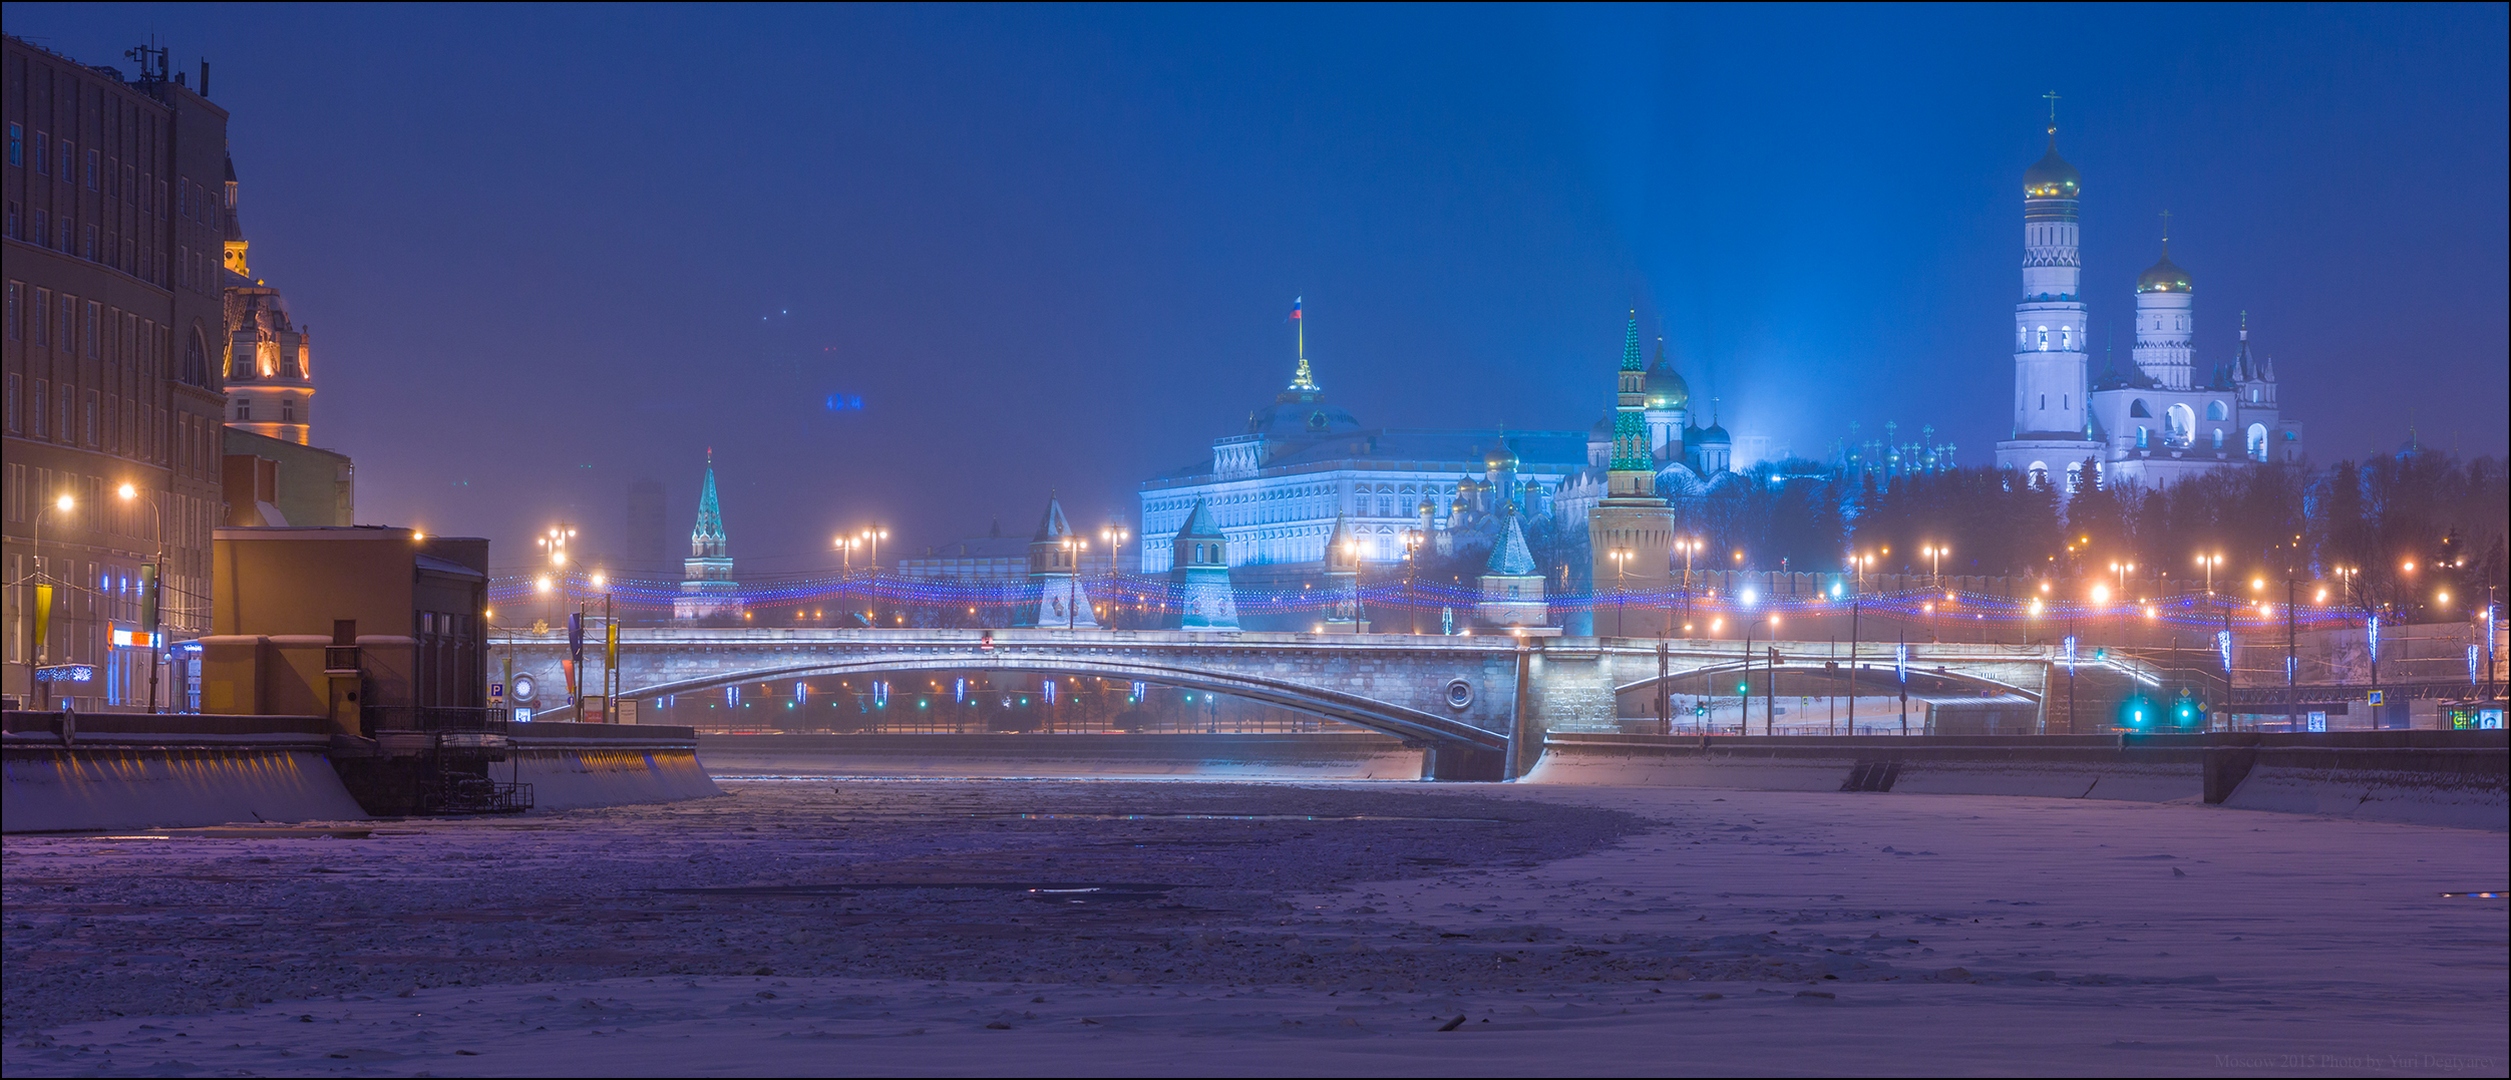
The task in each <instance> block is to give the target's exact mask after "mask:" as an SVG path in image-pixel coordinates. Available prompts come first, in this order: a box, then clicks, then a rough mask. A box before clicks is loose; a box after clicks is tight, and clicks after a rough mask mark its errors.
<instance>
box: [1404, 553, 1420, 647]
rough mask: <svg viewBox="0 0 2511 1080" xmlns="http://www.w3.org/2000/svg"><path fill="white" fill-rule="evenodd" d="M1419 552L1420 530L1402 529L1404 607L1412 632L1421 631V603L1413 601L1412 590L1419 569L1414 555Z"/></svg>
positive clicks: (1417, 632)
mask: <svg viewBox="0 0 2511 1080" xmlns="http://www.w3.org/2000/svg"><path fill="white" fill-rule="evenodd" d="M1420 552H1421V530H1419V529H1406V530H1404V608H1405V610H1406V611H1407V613H1408V614H1409V617H1410V619H1411V623H1410V625H1411V626H1412V632H1413V633H1414V634H1416V635H1418V634H1420V633H1421V605H1420V604H1418V603H1416V602H1414V599H1413V595H1412V590H1413V585H1414V583H1415V582H1414V577H1415V574H1416V573H1417V572H1418V570H1419V569H1420V566H1419V564H1418V563H1417V562H1415V561H1414V557H1415V556H1417V555H1419V554H1420Z"/></svg>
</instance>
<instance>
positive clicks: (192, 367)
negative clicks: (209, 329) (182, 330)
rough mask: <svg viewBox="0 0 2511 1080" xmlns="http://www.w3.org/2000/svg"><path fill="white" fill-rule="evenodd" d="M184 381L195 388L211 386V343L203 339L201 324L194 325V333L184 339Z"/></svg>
mask: <svg viewBox="0 0 2511 1080" xmlns="http://www.w3.org/2000/svg"><path fill="white" fill-rule="evenodd" d="M183 381H184V382H185V383H188V384H190V385H193V386H207V385H209V343H208V342H206V341H204V340H202V338H201V327H200V323H199V322H197V321H195V322H194V323H193V324H192V332H191V334H190V335H189V336H187V337H185V338H184V339H183Z"/></svg>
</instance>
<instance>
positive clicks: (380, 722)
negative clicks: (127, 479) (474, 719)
mask: <svg viewBox="0 0 2511 1080" xmlns="http://www.w3.org/2000/svg"><path fill="white" fill-rule="evenodd" d="M216 563H217V573H216V590H217V612H218V618H217V626H216V628H215V632H214V633H212V634H210V635H209V636H207V637H203V638H201V639H200V646H201V650H202V660H201V669H202V670H201V709H202V711H204V712H212V713H234V714H253V715H291V716H306V715H324V716H330V717H332V718H333V720H334V722H335V723H336V724H337V725H338V727H339V730H340V731H341V732H342V733H344V734H352V735H357V734H368V733H370V732H372V731H374V730H379V729H381V728H386V727H391V728H417V727H422V726H426V725H424V724H422V723H420V722H418V717H419V715H420V713H421V711H423V710H479V709H481V708H483V707H484V706H486V704H487V700H486V695H487V685H486V681H485V680H486V678H487V671H486V668H485V663H486V656H487V648H488V639H487V635H486V612H487V606H486V605H487V601H488V541H486V540H481V539H473V538H468V537H445V536H427V535H425V534H422V533H419V532H417V531H414V530H411V529H398V528H384V527H380V526H362V527H353V528H268V529H219V530H217V559H216Z"/></svg>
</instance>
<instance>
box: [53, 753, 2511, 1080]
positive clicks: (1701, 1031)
mask: <svg viewBox="0 0 2511 1080" xmlns="http://www.w3.org/2000/svg"><path fill="white" fill-rule="evenodd" d="M724 786H725V788H726V790H728V791H729V792H731V794H730V795H729V796H728V797H726V798H722V799H712V800H706V801H702V802H693V803H681V804H675V805H666V806H648V807H628V808H618V809H608V810H588V811H579V812H574V813H568V814H559V815H550V816H543V817H531V818H521V819H473V820H459V821H422V822H401V823H390V824H384V825H376V826H371V827H370V826H367V825H356V826H351V827H343V828H341V829H337V830H324V829H319V828H299V827H287V828H273V829H268V830H235V829H228V830H215V829H213V830H185V831H173V832H164V833H151V834H145V835H132V836H118V837H101V838H99V837H81V838H61V837H10V838H8V840H7V841H6V846H5V851H6V857H5V875H4V883H5V899H6V918H7V923H6V934H5V942H6V972H5V976H6V977H5V981H4V983H5V995H6V997H5V1005H6V1028H7V1031H6V1035H7V1046H6V1049H5V1059H4V1060H5V1064H6V1068H7V1072H8V1074H9V1075H11V1076H20V1075H38V1074H70V1073H78V1074H136V1073H178V1072H192V1073H286V1074H321V1075H369V1074H410V1073H434V1074H436V1075H449V1074H522V1073H540V1074H585V1073H597V1074H605V1073H606V1074H661V1075H690V1074H729V1073H756V1072H774V1073H809V1072H823V1073H824V1072H894V1073H961V1072H995V1073H1010V1072H1017V1073H1037V1074H1052V1073H1073V1074H1106V1073H1150V1072H1179V1071H1192V1072H1215V1073H1245V1074H1279V1073H1320V1074H1322V1073H1350V1072H1360V1071H1365V1072H1389V1073H1422V1074H1445V1075H1460V1074H1463V1075H1471V1074H1481V1073H1562V1072H1573V1073H1595V1072H1622V1073H1660V1074H1661V1073H1783V1072H1842V1073H1976V1072H2025V1073H2066V1074H2095V1075H2115V1074H2176V1073H2229V1074H2294V1073H2301V1074H2330V1075H2337V1074H2343V1075H2363V1074H2372V1075H2386V1074H2416V1075H2426V1074H2440V1075H2470V1074H2473V1075H2494V1076H2499V1075H2502V1074H2503V1072H2504V1069H2505V1067H2506V1061H2507V1060H2511V1054H2507V1053H2506V1023H2507V1022H2506V1019H2505V1018H2506V1016H2507V1015H2511V923H2506V915H2505V910H2504V905H2503V902H2502V901H2501V900H2499V899H2477V898H2464V897H2456V896H2450V895H2447V894H2450V893H2461V892H2472V891H2483V890H2500V889H2502V888H2503V887H2504V886H2505V884H2506V882H2507V881H2511V852H2507V851H2506V845H2505V843H2504V839H2503V836H2502V835H2501V834H2500V833H2494V832H2480V831H2470V830H2454V829H2443V828H2433V827H2422V826H2404V825H2388V824H2379V823H2369V822H2354V821H2338V820H2329V819H2321V818H2310V817H2299V816H2289V815H2279V814H2264V813H2251V812H2243V811H2230V810H2223V809H2219V808H2209V807H2203V806H2191V805H2152V804H2131V803H2107V802H2093V801H2059V800H2038V799H2021V798H1996V797H1959V796H1903V795H1856V794H1804V793H1788V792H1741V791H1705V790H1688V789H1667V788H1650V789H1640V788H1591V787H1568V786H1548V785H1534V784H1518V785H1505V786H1500V785H1493V786H1466V785H1427V784H1389V783H1375V784H1371V783H1353V784H1249V783H1211V782H1194V781H1166V782H1158V781H1154V782H1141V781H1113V780H1110V781H1000V780H995V781H935V780H915V781H862V780H829V779H825V778H815V779H782V780H780V779H765V778H759V779H746V780H745V779H737V778H727V779H726V781H725V785H724Z"/></svg>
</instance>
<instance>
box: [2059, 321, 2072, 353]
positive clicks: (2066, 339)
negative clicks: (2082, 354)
mask: <svg viewBox="0 0 2511 1080" xmlns="http://www.w3.org/2000/svg"><path fill="white" fill-rule="evenodd" d="M2058 348H2059V349H2061V350H2069V351H2071V350H2073V349H2074V348H2075V328H2074V327H2071V326H2061V327H2058Z"/></svg>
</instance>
